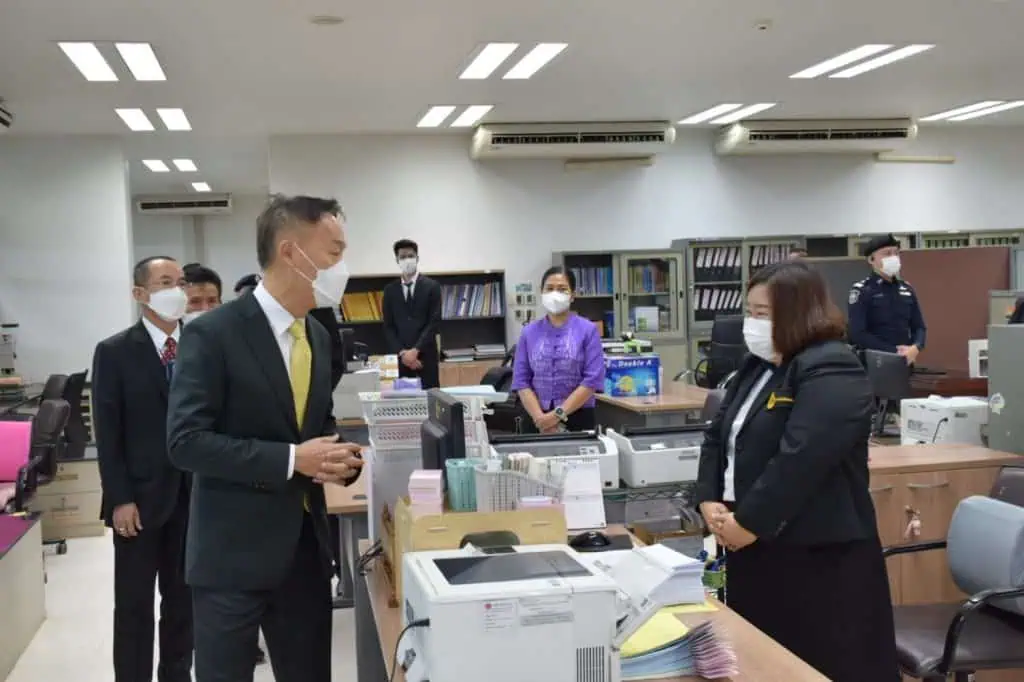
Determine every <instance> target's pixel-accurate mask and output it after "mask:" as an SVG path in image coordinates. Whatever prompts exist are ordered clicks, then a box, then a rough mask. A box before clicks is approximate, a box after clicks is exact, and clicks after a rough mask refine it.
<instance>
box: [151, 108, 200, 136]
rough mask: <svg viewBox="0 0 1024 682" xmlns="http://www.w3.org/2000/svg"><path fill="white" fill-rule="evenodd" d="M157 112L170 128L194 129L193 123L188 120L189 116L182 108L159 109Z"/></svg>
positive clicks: (172, 129)
mask: <svg viewBox="0 0 1024 682" xmlns="http://www.w3.org/2000/svg"><path fill="white" fill-rule="evenodd" d="M156 113H157V116H159V117H160V120H161V121H163V122H164V126H166V128H167V129H168V130H171V131H183V130H192V124H191V123H189V122H188V117H187V116H185V112H184V111H183V110H181V109H157V110H156Z"/></svg>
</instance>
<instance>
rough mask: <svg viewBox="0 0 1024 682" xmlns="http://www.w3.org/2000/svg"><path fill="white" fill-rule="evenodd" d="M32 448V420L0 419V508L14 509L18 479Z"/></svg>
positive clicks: (26, 463)
mask: <svg viewBox="0 0 1024 682" xmlns="http://www.w3.org/2000/svg"><path fill="white" fill-rule="evenodd" d="M31 450H32V422H30V421H0V510H6V509H8V507H10V510H11V511H14V506H15V498H16V497H17V494H18V481H19V478H20V477H21V475H22V473H21V472H22V470H23V469H24V468H25V467H26V466H27V465H28V457H29V452H30V451H31Z"/></svg>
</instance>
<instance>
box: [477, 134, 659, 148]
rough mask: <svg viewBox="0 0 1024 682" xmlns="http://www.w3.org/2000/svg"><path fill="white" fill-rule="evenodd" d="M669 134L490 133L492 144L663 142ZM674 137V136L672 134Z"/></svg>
mask: <svg viewBox="0 0 1024 682" xmlns="http://www.w3.org/2000/svg"><path fill="white" fill-rule="evenodd" d="M668 137H669V136H668V135H667V134H666V133H665V132H664V131H663V132H660V133H651V132H630V133H577V134H575V135H566V134H557V135H537V134H535V133H523V134H518V135H517V134H509V133H506V134H504V135H492V136H491V144H493V145H513V144H531V145H536V144H543V145H559V144H650V143H655V144H665V143H666V142H669V141H668V139H667V138H668ZM673 137H674V136H673Z"/></svg>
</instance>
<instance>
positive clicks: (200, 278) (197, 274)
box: [183, 263, 224, 296]
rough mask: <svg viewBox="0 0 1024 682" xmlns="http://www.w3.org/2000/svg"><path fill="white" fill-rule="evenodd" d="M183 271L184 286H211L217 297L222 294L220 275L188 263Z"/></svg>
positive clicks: (206, 268) (197, 264) (202, 266)
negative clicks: (214, 289)
mask: <svg viewBox="0 0 1024 682" xmlns="http://www.w3.org/2000/svg"><path fill="white" fill-rule="evenodd" d="M183 269H184V270H185V283H186V284H212V285H213V286H215V287H217V296H221V295H222V294H223V293H224V291H223V288H222V287H221V281H220V275H218V274H217V273H216V272H214V271H213V270H212V269H210V268H208V267H206V266H205V265H200V264H199V263H189V264H188V265H186V266H185V267H184V268H183Z"/></svg>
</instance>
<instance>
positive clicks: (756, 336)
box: [743, 317, 776, 362]
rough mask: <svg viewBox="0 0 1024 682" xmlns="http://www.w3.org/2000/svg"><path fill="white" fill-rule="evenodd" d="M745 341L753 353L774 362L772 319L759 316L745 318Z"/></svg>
mask: <svg viewBox="0 0 1024 682" xmlns="http://www.w3.org/2000/svg"><path fill="white" fill-rule="evenodd" d="M743 341H744V343H746V344H747V348H748V349H749V350H750V352H751V353H753V354H754V355H756V356H757V357H759V358H761V359H762V360H767V361H768V362H773V361H774V360H775V356H776V353H775V344H774V343H772V321H771V320H765V319H761V318H759V317H745V318H743Z"/></svg>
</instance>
